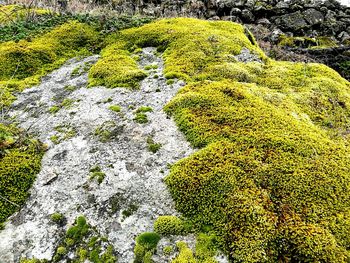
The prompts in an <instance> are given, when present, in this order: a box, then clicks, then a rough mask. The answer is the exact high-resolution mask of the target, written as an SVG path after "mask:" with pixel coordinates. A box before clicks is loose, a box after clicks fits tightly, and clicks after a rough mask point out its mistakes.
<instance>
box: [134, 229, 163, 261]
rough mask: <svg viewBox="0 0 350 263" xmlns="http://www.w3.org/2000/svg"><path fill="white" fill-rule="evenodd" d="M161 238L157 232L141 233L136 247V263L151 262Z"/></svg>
mask: <svg viewBox="0 0 350 263" xmlns="http://www.w3.org/2000/svg"><path fill="white" fill-rule="evenodd" d="M159 240H160V236H159V235H158V234H157V233H152V232H145V233H142V234H141V235H139V236H138V237H137V238H136V246H135V249H134V253H135V263H141V262H142V263H151V262H152V260H151V257H152V255H153V254H154V252H155V250H156V247H157V244H158V242H159Z"/></svg>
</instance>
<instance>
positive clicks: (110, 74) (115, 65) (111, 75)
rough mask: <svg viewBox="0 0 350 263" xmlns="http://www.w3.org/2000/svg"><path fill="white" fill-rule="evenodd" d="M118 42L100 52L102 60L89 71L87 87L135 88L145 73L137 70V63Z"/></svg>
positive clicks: (121, 43) (122, 44)
mask: <svg viewBox="0 0 350 263" xmlns="http://www.w3.org/2000/svg"><path fill="white" fill-rule="evenodd" d="M123 47H124V43H123V42H120V43H117V44H113V45H111V46H108V47H107V48H106V49H104V50H103V51H102V54H101V56H102V58H101V59H100V60H99V61H98V62H97V63H96V64H95V65H93V66H92V67H91V69H90V71H89V85H90V86H99V85H103V86H106V87H110V88H116V87H128V88H137V87H138V86H139V82H140V80H142V79H144V78H145V77H146V76H147V75H146V73H145V72H144V71H143V70H141V69H139V68H138V66H137V62H136V60H135V59H133V58H132V57H131V56H130V52H129V51H127V50H125V49H124V48H123Z"/></svg>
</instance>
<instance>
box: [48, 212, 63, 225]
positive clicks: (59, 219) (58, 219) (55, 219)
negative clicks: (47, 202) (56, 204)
mask: <svg viewBox="0 0 350 263" xmlns="http://www.w3.org/2000/svg"><path fill="white" fill-rule="evenodd" d="M50 218H51V220H52V221H53V222H55V223H57V224H61V223H62V222H63V220H64V217H63V215H62V214H61V213H58V212H55V213H53V214H52V215H51V216H50Z"/></svg>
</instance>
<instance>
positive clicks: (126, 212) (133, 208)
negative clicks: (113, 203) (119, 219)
mask: <svg viewBox="0 0 350 263" xmlns="http://www.w3.org/2000/svg"><path fill="white" fill-rule="evenodd" d="M137 209H139V207H138V206H137V205H134V204H131V205H130V206H129V207H128V209H126V210H123V212H122V215H123V219H125V218H127V217H129V216H131V215H132V214H133V213H135V212H136V211H137Z"/></svg>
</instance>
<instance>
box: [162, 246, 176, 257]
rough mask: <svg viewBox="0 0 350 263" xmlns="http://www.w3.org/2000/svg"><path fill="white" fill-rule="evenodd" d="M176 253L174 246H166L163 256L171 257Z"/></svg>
mask: <svg viewBox="0 0 350 263" xmlns="http://www.w3.org/2000/svg"><path fill="white" fill-rule="evenodd" d="M173 251H174V249H173V247H172V246H165V247H164V248H163V254H164V255H166V256H169V255H170V254H171V253H172V252H173Z"/></svg>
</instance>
